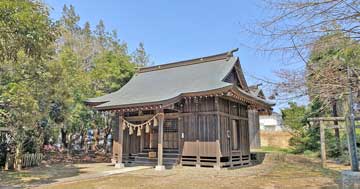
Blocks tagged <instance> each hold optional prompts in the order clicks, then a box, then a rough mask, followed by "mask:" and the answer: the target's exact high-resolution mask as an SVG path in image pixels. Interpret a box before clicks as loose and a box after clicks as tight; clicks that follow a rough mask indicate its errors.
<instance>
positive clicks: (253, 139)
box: [249, 109, 261, 149]
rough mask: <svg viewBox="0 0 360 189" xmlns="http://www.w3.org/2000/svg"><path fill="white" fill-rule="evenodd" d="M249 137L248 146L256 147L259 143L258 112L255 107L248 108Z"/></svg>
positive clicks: (259, 145) (258, 146)
mask: <svg viewBox="0 0 360 189" xmlns="http://www.w3.org/2000/svg"><path fill="white" fill-rule="evenodd" d="M249 135H250V136H249V138H250V148H253V149H258V148H260V147H261V144H260V142H261V141H260V122H259V112H258V111H257V110H256V109H252V110H249Z"/></svg>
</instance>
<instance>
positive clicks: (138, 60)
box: [132, 42, 150, 67]
mask: <svg viewBox="0 0 360 189" xmlns="http://www.w3.org/2000/svg"><path fill="white" fill-rule="evenodd" d="M132 58H133V62H134V63H135V64H136V65H137V66H139V67H145V66H149V63H150V60H149V55H148V54H147V53H146V51H145V47H144V43H142V42H141V43H139V46H138V48H136V50H135V52H134V53H133V55H132Z"/></svg>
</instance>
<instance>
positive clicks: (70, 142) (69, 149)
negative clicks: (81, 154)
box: [67, 134, 73, 159]
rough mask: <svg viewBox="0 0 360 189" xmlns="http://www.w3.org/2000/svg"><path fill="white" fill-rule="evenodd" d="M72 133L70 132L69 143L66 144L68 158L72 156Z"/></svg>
mask: <svg viewBox="0 0 360 189" xmlns="http://www.w3.org/2000/svg"><path fill="white" fill-rule="evenodd" d="M72 138H73V134H70V137H69V143H68V144H67V146H68V147H67V157H68V158H69V159H71V158H72V155H71V154H72V143H73V139H72Z"/></svg>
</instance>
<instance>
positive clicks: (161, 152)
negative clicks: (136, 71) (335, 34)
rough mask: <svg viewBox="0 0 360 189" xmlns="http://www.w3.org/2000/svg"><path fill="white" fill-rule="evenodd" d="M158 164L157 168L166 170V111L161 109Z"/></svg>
mask: <svg viewBox="0 0 360 189" xmlns="http://www.w3.org/2000/svg"><path fill="white" fill-rule="evenodd" d="M158 137H159V138H158V153H157V158H158V164H157V166H156V167H155V170H157V171H162V170H165V166H164V164H163V143H164V113H163V111H161V113H160V115H159V130H158Z"/></svg>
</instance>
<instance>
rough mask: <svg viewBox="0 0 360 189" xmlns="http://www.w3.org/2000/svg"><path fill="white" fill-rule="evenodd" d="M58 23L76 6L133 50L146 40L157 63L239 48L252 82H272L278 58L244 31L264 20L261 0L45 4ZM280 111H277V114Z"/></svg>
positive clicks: (59, 0)
mask: <svg viewBox="0 0 360 189" xmlns="http://www.w3.org/2000/svg"><path fill="white" fill-rule="evenodd" d="M44 2H45V3H47V4H48V5H49V6H50V7H51V8H52V9H53V10H52V11H51V16H52V17H53V18H55V19H58V18H59V17H60V15H61V11H62V7H63V5H64V4H67V5H70V4H72V5H74V6H75V10H76V12H77V13H78V14H79V15H80V17H81V20H80V24H81V25H83V24H84V22H86V21H89V22H90V24H91V25H92V26H93V27H94V26H95V25H96V24H97V23H98V22H99V20H100V19H102V20H103V21H104V22H105V26H106V29H107V30H109V31H111V30H113V29H115V30H117V32H118V36H119V38H120V39H121V40H123V41H125V42H127V44H128V47H129V51H130V52H131V51H133V50H134V49H135V48H136V47H137V46H138V44H139V42H144V44H145V49H146V51H147V52H148V53H149V54H150V58H151V60H152V61H153V62H154V63H155V64H164V63H168V62H174V61H179V60H185V59H191V58H196V57H201V56H207V55H212V54H217V53H221V52H225V51H228V50H230V49H233V48H239V51H238V52H237V53H236V55H237V56H239V57H240V61H241V65H242V68H243V70H244V72H245V76H246V78H247V80H248V83H249V84H255V82H256V81H255V80H254V79H253V77H251V76H252V75H255V76H257V77H267V78H272V79H274V78H275V76H274V74H273V71H274V70H277V69H279V68H280V66H281V63H280V60H281V59H280V57H275V56H269V55H264V54H261V53H259V52H257V51H256V50H255V49H252V48H248V47H245V46H244V45H242V44H245V45H246V46H252V45H253V42H254V37H253V36H249V35H246V34H245V33H244V32H243V29H244V28H243V27H244V25H249V24H250V26H251V23H254V22H255V21H256V20H260V19H261V18H264V17H266V16H267V15H266V13H265V12H266V11H263V10H262V9H261V8H260V7H259V5H260V3H261V2H260V1H239V0H222V1H209V0H207V1H206V0H197V1H191V0H181V1H180V0H179V1H170V0H152V1H149V0H148V1H146V0H133V1H130V0H128V1H122V0H102V1H96V0H73V1H71V0H44ZM278 108H279V107H277V108H275V109H276V110H278Z"/></svg>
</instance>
